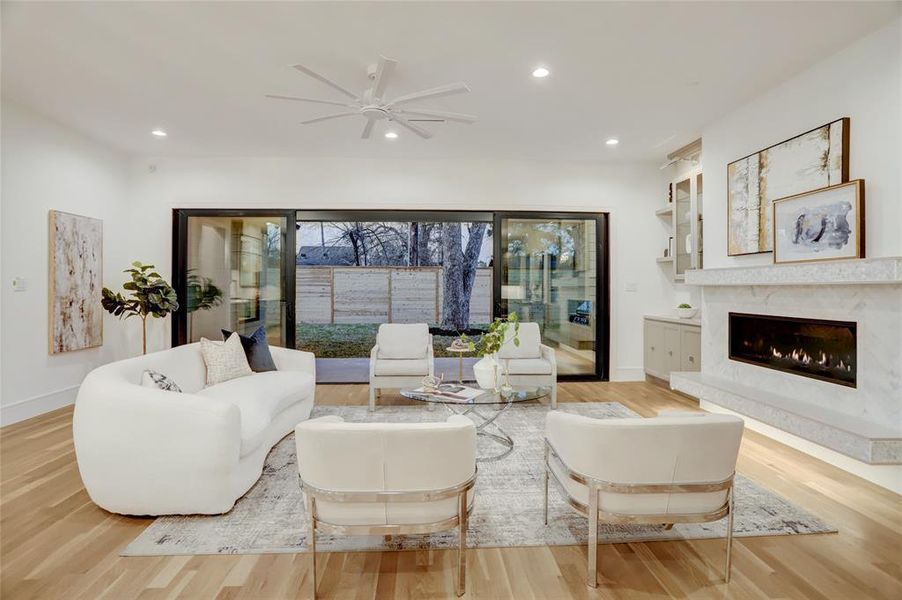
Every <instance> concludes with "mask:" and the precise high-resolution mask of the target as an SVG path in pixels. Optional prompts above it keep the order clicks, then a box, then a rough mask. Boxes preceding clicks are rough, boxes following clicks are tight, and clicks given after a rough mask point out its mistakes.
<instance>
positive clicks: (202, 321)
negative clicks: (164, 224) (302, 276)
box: [173, 210, 294, 347]
mask: <svg viewBox="0 0 902 600" xmlns="http://www.w3.org/2000/svg"><path fill="white" fill-rule="evenodd" d="M291 216H293V213H291ZM175 217H176V218H175V228H176V231H177V235H176V236H175V238H174V239H175V243H176V245H177V246H178V248H177V251H176V253H175V254H174V256H176V258H177V260H176V269H175V270H174V280H175V281H174V285H175V286H176V291H177V292H178V295H179V299H180V301H181V302H180V303H181V306H180V307H179V311H178V313H177V314H176V316H175V319H174V321H173V342H174V343H189V342H196V341H198V340H200V338H201V337H206V338H209V339H221V333H220V330H221V329H227V330H230V331H238V332H239V333H241V334H244V335H250V334H251V333H253V332H254V331H256V330H257V329H258V328H259V327H263V328H264V329H265V330H266V335H267V338H268V340H269V342H270V343H271V344H273V345H276V346H289V347H290V346H292V345H293V343H294V323H293V318H292V316H293V312H292V304H291V303H289V302H288V298H289V290H291V289H293V288H294V281H293V271H292V270H289V269H286V268H285V265H286V264H293V262H294V261H293V257H294V220H293V219H290V217H289V215H288V214H287V213H284V212H282V213H279V212H275V211H273V212H267V211H205V210H183V211H176V215H175ZM289 237H290V238H291V239H290V241H289Z"/></svg>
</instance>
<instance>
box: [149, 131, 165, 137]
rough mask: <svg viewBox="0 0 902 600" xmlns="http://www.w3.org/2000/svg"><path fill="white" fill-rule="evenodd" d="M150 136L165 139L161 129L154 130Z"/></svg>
mask: <svg viewBox="0 0 902 600" xmlns="http://www.w3.org/2000/svg"><path fill="white" fill-rule="evenodd" d="M150 134H151V135H155V136H157V137H166V132H165V131H163V130H162V129H154V130H153V131H151V132H150Z"/></svg>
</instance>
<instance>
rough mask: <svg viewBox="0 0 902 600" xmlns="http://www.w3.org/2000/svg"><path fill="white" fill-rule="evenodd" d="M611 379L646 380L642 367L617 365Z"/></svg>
mask: <svg viewBox="0 0 902 600" xmlns="http://www.w3.org/2000/svg"><path fill="white" fill-rule="evenodd" d="M611 381H645V369H644V368H642V367H617V368H615V369H614V370H613V372H612V373H611Z"/></svg>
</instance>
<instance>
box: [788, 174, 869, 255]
mask: <svg viewBox="0 0 902 600" xmlns="http://www.w3.org/2000/svg"><path fill="white" fill-rule="evenodd" d="M773 211H774V217H773V220H774V263H793V262H813V261H821V260H838V259H845V258H864V256H865V246H864V180H863V179H855V180H853V181H850V182H848V183H842V184H839V185H833V186H830V187H825V188H821V189H818V190H814V191H811V192H805V193H803V194H796V195H794V196H788V197H786V198H780V199H778V200H774V207H773Z"/></svg>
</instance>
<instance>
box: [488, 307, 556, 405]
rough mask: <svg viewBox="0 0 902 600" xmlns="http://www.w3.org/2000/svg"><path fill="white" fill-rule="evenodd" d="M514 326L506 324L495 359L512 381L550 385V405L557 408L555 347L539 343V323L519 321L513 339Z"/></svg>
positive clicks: (514, 382)
mask: <svg viewBox="0 0 902 600" xmlns="http://www.w3.org/2000/svg"><path fill="white" fill-rule="evenodd" d="M513 336H514V328H513V327H509V328H508V330H507V334H506V335H505V341H504V344H502V345H501V349H500V350H499V351H498V359H499V360H500V361H501V363H502V368H503V369H504V370H505V372H506V373H507V374H508V376H509V379H510V382H511V384H513V385H536V386H540V385H541V386H549V387H551V408H552V410H553V409H556V408H557V362H556V361H555V358H554V349H553V348H551V347H549V346H546V345H545V344H543V343H542V334H541V332H540V331H539V324H538V323H520V330H519V332H518V333H517V338H518V339H519V340H520V345H519V346H517V345H515V344H514V342H513Z"/></svg>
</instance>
